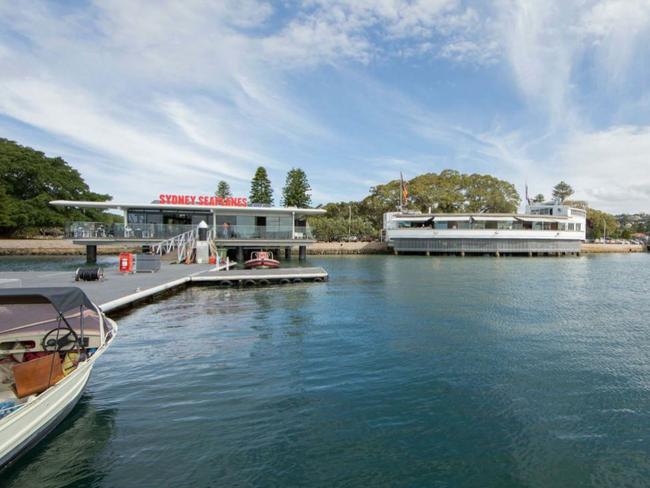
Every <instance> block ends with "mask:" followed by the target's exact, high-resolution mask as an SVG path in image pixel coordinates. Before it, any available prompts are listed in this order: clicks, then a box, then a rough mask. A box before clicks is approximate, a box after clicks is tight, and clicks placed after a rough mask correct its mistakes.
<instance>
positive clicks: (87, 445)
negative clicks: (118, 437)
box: [2, 394, 117, 488]
mask: <svg viewBox="0 0 650 488" xmlns="http://www.w3.org/2000/svg"><path fill="white" fill-rule="evenodd" d="M116 415H117V409H114V408H112V409H102V410H99V409H98V408H97V407H96V406H95V405H94V404H93V398H92V397H91V396H90V395H88V394H84V395H83V397H82V398H81V400H80V401H79V404H78V405H77V406H76V407H75V408H74V410H73V411H72V412H71V413H70V414H69V415H68V416H67V417H66V418H65V419H64V420H63V422H61V424H59V426H58V427H57V428H56V429H55V430H54V431H53V432H52V433H51V434H50V435H49V436H47V437H46V438H45V439H44V440H42V441H41V442H40V443H39V444H38V445H37V446H36V447H34V448H33V449H32V450H30V451H29V452H27V453H26V454H25V455H24V456H23V457H21V458H20V459H19V460H18V461H17V462H16V464H14V465H13V466H11V467H10V468H8V469H7V470H6V471H5V472H4V473H2V479H3V483H2V486H3V487H6V488H10V487H16V488H18V487H20V488H26V487H39V488H58V487H63V486H70V485H73V484H78V483H81V484H84V485H88V486H95V485H97V484H99V483H100V482H101V480H102V479H103V478H104V476H105V474H106V470H108V469H110V466H111V462H110V454H109V453H107V452H106V448H107V445H108V443H109V441H110V439H111V437H112V436H113V430H114V428H115V417H116Z"/></svg>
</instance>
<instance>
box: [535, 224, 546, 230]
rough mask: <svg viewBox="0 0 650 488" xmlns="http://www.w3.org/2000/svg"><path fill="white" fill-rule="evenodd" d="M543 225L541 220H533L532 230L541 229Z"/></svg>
mask: <svg viewBox="0 0 650 488" xmlns="http://www.w3.org/2000/svg"><path fill="white" fill-rule="evenodd" d="M543 229H544V225H543V224H542V222H533V230H543Z"/></svg>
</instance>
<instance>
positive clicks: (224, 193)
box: [214, 180, 232, 198]
mask: <svg viewBox="0 0 650 488" xmlns="http://www.w3.org/2000/svg"><path fill="white" fill-rule="evenodd" d="M214 194H215V195H216V196H218V197H221V198H228V197H231V196H232V193H231V192H230V185H229V184H228V182H226V181H224V180H221V181H220V182H219V184H218V185H217V191H216V192H215V193H214Z"/></svg>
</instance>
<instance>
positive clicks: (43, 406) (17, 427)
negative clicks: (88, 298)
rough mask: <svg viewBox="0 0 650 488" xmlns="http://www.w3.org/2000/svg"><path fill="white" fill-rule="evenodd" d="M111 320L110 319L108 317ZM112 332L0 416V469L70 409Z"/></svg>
mask: <svg viewBox="0 0 650 488" xmlns="http://www.w3.org/2000/svg"><path fill="white" fill-rule="evenodd" d="M109 320H110V319H109ZM113 331H114V335H113V337H112V338H111V340H110V341H107V342H106V343H105V344H104V345H103V346H102V347H100V348H99V349H98V350H97V351H96V352H95V354H93V355H92V356H91V357H90V358H89V359H88V360H87V361H84V362H82V363H79V366H78V367H77V368H76V369H75V370H74V371H73V372H72V373H70V374H69V375H68V376H66V377H65V378H63V379H62V380H61V381H59V382H58V383H57V384H56V385H54V386H52V387H50V388H48V389H47V390H46V391H44V392H43V393H41V394H40V395H38V396H37V397H36V398H35V399H34V400H32V401H31V402H29V403H27V404H26V405H24V406H22V407H21V408H20V409H18V410H17V411H15V412H13V413H11V414H9V415H7V416H6V417H4V418H3V419H0V470H2V469H4V468H6V467H7V466H8V465H10V464H11V463H13V462H14V461H16V460H17V459H18V457H19V456H20V455H21V454H23V453H25V452H26V451H27V450H29V449H30V448H31V447H33V446H34V445H36V444H37V443H38V442H39V441H40V440H42V439H43V438H44V437H45V436H47V435H48V434H49V433H50V432H52V430H54V428H55V427H56V426H57V425H58V424H59V423H60V422H61V421H62V420H63V419H64V418H65V417H66V416H67V415H68V414H69V413H70V412H71V411H72V409H73V408H74V407H75V405H76V404H77V402H78V401H79V398H81V395H82V393H83V391H84V388H85V387H86V384H87V383H88V380H89V379H90V373H91V372H92V368H93V365H94V363H95V361H96V360H97V358H98V357H99V356H101V355H102V354H103V353H104V351H106V349H107V348H108V346H109V345H110V343H111V342H112V341H113V339H114V337H115V332H117V326H116V325H114V324H113Z"/></svg>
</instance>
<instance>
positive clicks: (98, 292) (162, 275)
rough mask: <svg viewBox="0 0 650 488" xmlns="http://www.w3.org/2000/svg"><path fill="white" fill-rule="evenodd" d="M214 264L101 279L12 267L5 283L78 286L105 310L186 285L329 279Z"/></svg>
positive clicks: (302, 271) (310, 271)
mask: <svg viewBox="0 0 650 488" xmlns="http://www.w3.org/2000/svg"><path fill="white" fill-rule="evenodd" d="M213 269H214V265H205V264H188V265H186V264H169V263H162V266H161V268H160V271H158V272H156V273H136V274H121V273H120V272H119V271H118V270H117V269H114V268H108V269H106V270H104V279H103V280H101V281H75V280H74V276H75V272H74V270H69V271H10V272H4V273H2V281H3V284H4V286H8V285H9V286H22V287H33V286H78V287H79V288H81V289H82V290H83V291H84V292H85V293H86V294H87V295H88V296H89V297H90V299H91V300H93V301H94V302H95V303H98V304H100V307H101V308H102V310H104V311H105V312H114V311H116V310H119V309H122V308H127V307H129V306H131V305H133V304H135V303H137V302H140V301H142V300H145V299H148V298H151V297H154V296H156V295H160V294H163V293H167V292H170V291H173V290H177V289H182V288H185V287H187V286H189V285H191V284H199V285H218V286H258V285H259V286H263V285H271V284H289V283H302V282H305V283H306V282H322V281H327V279H328V274H327V271H325V269H323V268H320V267H317V268H280V269H266V270H229V271H213Z"/></svg>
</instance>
